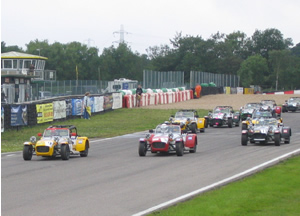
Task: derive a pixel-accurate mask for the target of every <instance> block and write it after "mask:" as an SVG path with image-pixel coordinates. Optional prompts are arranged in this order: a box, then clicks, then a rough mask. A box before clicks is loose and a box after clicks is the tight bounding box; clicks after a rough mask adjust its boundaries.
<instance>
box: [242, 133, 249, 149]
mask: <svg viewBox="0 0 300 216" xmlns="http://www.w3.org/2000/svg"><path fill="white" fill-rule="evenodd" d="M247 144H248V135H247V134H242V145H243V146H246V145H247Z"/></svg>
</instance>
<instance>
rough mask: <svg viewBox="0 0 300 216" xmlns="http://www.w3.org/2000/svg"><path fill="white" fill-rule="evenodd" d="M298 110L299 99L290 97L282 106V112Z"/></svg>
mask: <svg viewBox="0 0 300 216" xmlns="http://www.w3.org/2000/svg"><path fill="white" fill-rule="evenodd" d="M298 110H300V97H291V98H290V99H288V100H287V101H285V103H284V104H283V105H282V112H283V113H284V112H289V111H291V112H296V111H298Z"/></svg>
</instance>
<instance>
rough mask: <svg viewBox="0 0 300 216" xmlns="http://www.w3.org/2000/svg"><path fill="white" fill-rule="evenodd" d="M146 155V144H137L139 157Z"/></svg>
mask: <svg viewBox="0 0 300 216" xmlns="http://www.w3.org/2000/svg"><path fill="white" fill-rule="evenodd" d="M146 153H147V144H146V143H144V142H140V143H139V156H141V157H143V156H146Z"/></svg>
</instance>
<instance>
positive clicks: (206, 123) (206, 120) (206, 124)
mask: <svg viewBox="0 0 300 216" xmlns="http://www.w3.org/2000/svg"><path fill="white" fill-rule="evenodd" d="M204 125H205V126H204V127H205V128H208V119H205V124H204Z"/></svg>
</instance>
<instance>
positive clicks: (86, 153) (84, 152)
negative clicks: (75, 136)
mask: <svg viewBox="0 0 300 216" xmlns="http://www.w3.org/2000/svg"><path fill="white" fill-rule="evenodd" d="M88 154H89V146H88V144H87V143H86V144H85V150H84V151H81V152H80V156H81V157H87V156H88Z"/></svg>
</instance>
